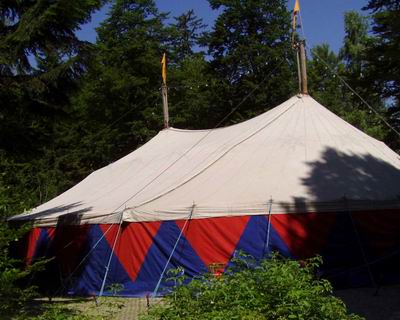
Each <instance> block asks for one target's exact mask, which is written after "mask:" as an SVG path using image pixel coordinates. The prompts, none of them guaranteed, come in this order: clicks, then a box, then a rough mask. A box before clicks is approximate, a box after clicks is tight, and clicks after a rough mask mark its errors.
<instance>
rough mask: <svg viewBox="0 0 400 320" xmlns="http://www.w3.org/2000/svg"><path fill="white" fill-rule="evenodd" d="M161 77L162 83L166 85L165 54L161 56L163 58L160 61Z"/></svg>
mask: <svg viewBox="0 0 400 320" xmlns="http://www.w3.org/2000/svg"><path fill="white" fill-rule="evenodd" d="M161 66H162V67H161V76H162V78H163V83H164V84H167V56H166V55H165V53H164V54H163V57H162V59H161Z"/></svg>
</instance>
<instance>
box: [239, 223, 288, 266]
mask: <svg viewBox="0 0 400 320" xmlns="http://www.w3.org/2000/svg"><path fill="white" fill-rule="evenodd" d="M267 244H268V246H267ZM236 251H243V252H245V253H247V254H250V255H251V256H253V257H254V258H256V259H257V260H260V259H262V258H264V257H266V256H268V254H269V253H271V252H274V251H277V252H279V253H280V254H282V255H283V256H285V257H290V256H291V254H290V252H289V249H288V248H287V246H286V245H285V243H284V242H283V241H282V239H281V238H280V237H279V235H278V234H277V233H276V231H275V230H274V228H273V226H272V224H271V225H270V230H269V241H268V217H267V216H265V215H262V216H252V217H251V218H250V220H249V222H248V224H247V226H246V229H245V230H244V232H243V234H242V236H241V238H240V240H239V243H238V245H237V246H236Z"/></svg>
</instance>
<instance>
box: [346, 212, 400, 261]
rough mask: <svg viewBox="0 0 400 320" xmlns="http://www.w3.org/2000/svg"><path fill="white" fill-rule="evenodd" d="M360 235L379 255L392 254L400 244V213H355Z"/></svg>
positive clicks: (354, 216)
mask: <svg viewBox="0 0 400 320" xmlns="http://www.w3.org/2000/svg"><path fill="white" fill-rule="evenodd" d="M352 215H353V218H354V220H355V222H356V225H357V227H358V228H359V232H360V235H361V236H362V238H363V239H365V241H366V242H367V243H368V245H369V246H370V248H372V249H373V250H374V251H375V253H376V254H378V255H386V254H388V253H390V252H391V251H392V250H393V248H394V247H395V246H396V244H399V243H400V211H398V210H397V211H396V210H381V211H369V212H353V213H352Z"/></svg>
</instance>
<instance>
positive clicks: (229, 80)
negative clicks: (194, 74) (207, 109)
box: [205, 0, 296, 121]
mask: <svg viewBox="0 0 400 320" xmlns="http://www.w3.org/2000/svg"><path fill="white" fill-rule="evenodd" d="M209 2H210V5H211V7H212V9H218V10H220V11H221V14H220V15H219V16H218V18H217V20H216V22H215V26H214V28H213V30H212V31H211V32H210V33H209V34H208V36H207V37H206V39H205V43H207V44H208V46H209V49H208V54H209V55H210V56H211V58H212V59H211V66H212V68H213V70H215V73H216V77H217V78H219V79H220V80H221V82H222V84H221V86H220V88H218V90H217V92H218V96H216V97H215V103H216V104H217V107H216V108H215V112H218V113H219V114H221V117H222V115H225V114H227V112H229V111H230V110H231V109H232V108H234V107H235V106H237V105H238V104H239V103H240V102H241V100H242V99H243V98H244V97H246V96H247V95H248V94H249V93H250V92H252V91H253V90H255V91H254V92H253V94H252V96H251V97H250V98H249V99H247V101H246V102H245V103H243V105H242V106H241V107H240V110H239V111H238V112H237V113H236V114H235V115H234V117H233V121H241V120H244V119H247V118H249V117H252V116H254V115H257V114H259V113H261V112H263V111H265V110H267V109H269V108H271V107H273V106H276V105H277V104H279V103H281V102H283V101H284V100H285V99H286V98H288V97H289V96H290V95H291V94H293V93H294V92H295V91H296V73H295V70H296V69H295V64H294V57H295V55H294V52H293V50H292V49H291V44H290V30H289V29H290V13H289V11H288V10H287V7H286V1H283V0H271V1H262V0H249V1H241V0H209ZM258 86H259V87H258Z"/></svg>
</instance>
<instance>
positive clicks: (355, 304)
mask: <svg viewBox="0 0 400 320" xmlns="http://www.w3.org/2000/svg"><path fill="white" fill-rule="evenodd" d="M376 291H377V290H376V289H373V288H361V289H346V290H338V291H336V292H335V295H336V296H338V297H340V298H341V299H342V300H343V301H344V302H345V303H346V305H347V307H348V309H349V310H350V312H353V313H356V314H358V315H360V316H363V317H365V318H366V319H367V320H400V286H393V287H382V288H379V290H378V292H377V294H376Z"/></svg>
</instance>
